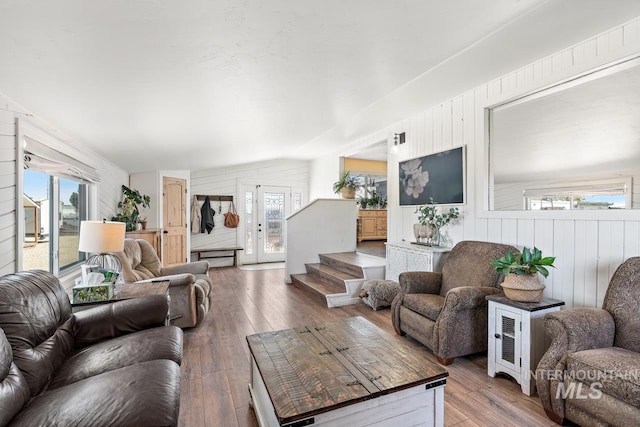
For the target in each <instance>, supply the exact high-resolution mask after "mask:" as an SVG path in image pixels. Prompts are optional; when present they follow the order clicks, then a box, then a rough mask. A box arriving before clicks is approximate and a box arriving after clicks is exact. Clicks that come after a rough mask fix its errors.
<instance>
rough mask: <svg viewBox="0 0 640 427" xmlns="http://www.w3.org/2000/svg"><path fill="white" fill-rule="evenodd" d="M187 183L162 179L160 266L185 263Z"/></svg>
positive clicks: (177, 179)
mask: <svg viewBox="0 0 640 427" xmlns="http://www.w3.org/2000/svg"><path fill="white" fill-rule="evenodd" d="M186 203H187V181H186V180H185V179H180V178H170V177H163V178H162V218H163V219H162V233H163V234H162V265H163V266H164V267H169V266H172V265H176V264H182V263H184V262H186V261H187V256H186V253H187V251H186V246H187V206H186Z"/></svg>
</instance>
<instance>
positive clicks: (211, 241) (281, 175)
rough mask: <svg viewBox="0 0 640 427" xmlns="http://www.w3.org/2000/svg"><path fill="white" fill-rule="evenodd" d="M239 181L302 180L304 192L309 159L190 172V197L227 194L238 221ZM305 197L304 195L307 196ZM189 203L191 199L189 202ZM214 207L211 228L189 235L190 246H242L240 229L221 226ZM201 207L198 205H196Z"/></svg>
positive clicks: (221, 219) (213, 262) (225, 205)
mask: <svg viewBox="0 0 640 427" xmlns="http://www.w3.org/2000/svg"><path fill="white" fill-rule="evenodd" d="M242 183H248V184H252V183H254V184H262V185H268V184H274V183H281V184H282V183H296V184H297V183H303V184H304V187H305V188H304V191H305V192H307V193H308V191H309V190H308V187H309V185H308V183H309V162H308V161H303V160H270V161H265V162H258V163H249V164H244V165H238V166H229V167H224V168H214V169H205V170H199V171H193V172H192V173H191V197H192V198H193V196H194V195H198V194H200V195H223V196H224V195H229V196H234V203H235V204H236V206H237V209H238V213H239V214H240V221H241V222H242V221H243V220H244V218H243V216H244V210H243V209H242V208H243V206H242V200H240V199H239V196H240V195H239V194H238V186H239V184H242ZM307 200H308V197H307ZM189 203H191V200H190V201H189ZM212 205H213V206H214V207H215V208H216V215H214V217H213V220H214V224H215V226H214V228H213V230H212V231H211V234H206V233H203V234H200V233H198V234H191V247H192V248H215V247H231V246H240V247H244V240H243V237H242V235H241V233H242V232H243V230H244V228H243V226H242V225H241V226H240V227H238V228H226V227H225V226H224V215H219V214H218V204H217V202H216V203H213V204H212ZM200 206H201V204H200ZM228 206H229V203H228V202H223V203H222V213H223V214H224V213H225V212H227V209H228ZM238 258H239V259H240V262H242V261H243V258H244V256H243V253H242V251H240V252H239V255H238ZM209 264H210V265H212V266H216V265H228V264H229V261H228V260H224V259H223V260H218V261H216V260H214V259H212V260H209Z"/></svg>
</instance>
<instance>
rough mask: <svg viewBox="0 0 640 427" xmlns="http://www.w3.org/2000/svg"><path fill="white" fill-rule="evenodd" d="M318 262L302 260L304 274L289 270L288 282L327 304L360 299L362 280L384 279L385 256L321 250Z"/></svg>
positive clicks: (335, 305)
mask: <svg viewBox="0 0 640 427" xmlns="http://www.w3.org/2000/svg"><path fill="white" fill-rule="evenodd" d="M319 257H320V263H314V264H305V269H306V271H307V272H306V273H305V274H292V275H291V284H292V285H294V286H295V287H297V288H299V289H302V290H304V291H305V292H308V293H309V294H310V295H312V296H314V297H316V298H320V299H322V301H325V302H326V303H327V306H328V307H340V306H343V305H349V304H355V303H357V302H358V301H360V291H361V289H362V283H363V282H364V281H365V280H369V279H384V272H385V263H386V260H385V259H384V258H381V257H377V256H373V255H367V254H363V253H360V252H341V253H333V254H320V255H319Z"/></svg>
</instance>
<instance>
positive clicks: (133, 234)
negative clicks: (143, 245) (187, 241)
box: [125, 228, 162, 261]
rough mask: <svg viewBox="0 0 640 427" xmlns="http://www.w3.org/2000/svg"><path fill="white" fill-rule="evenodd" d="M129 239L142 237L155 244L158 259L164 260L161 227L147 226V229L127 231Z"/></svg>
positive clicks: (152, 244)
mask: <svg viewBox="0 0 640 427" xmlns="http://www.w3.org/2000/svg"><path fill="white" fill-rule="evenodd" d="M125 237H126V238H127V239H142V240H146V241H147V242H149V243H150V244H151V246H153V249H154V250H155V251H156V255H158V259H159V260H160V261H162V248H161V247H160V246H161V242H162V234H161V230H160V229H159V228H147V229H146V230H136V231H127V232H126V233H125Z"/></svg>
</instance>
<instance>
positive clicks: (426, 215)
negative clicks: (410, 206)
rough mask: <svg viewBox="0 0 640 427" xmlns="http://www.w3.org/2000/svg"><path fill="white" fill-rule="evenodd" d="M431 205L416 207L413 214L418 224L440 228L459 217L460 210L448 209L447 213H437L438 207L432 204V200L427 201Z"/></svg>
mask: <svg viewBox="0 0 640 427" xmlns="http://www.w3.org/2000/svg"><path fill="white" fill-rule="evenodd" d="M429 200H430V202H431V203H429V204H426V205H421V206H418V207H416V211H415V212H414V213H417V214H418V222H419V223H420V225H430V226H432V227H434V228H441V227H444V226H445V225H447V224H449V223H450V222H451V221H453V220H454V219H458V217H460V209H458V208H449V210H448V211H444V209H443V211H442V213H438V206H436V205H435V204H434V202H433V198H430V199H429Z"/></svg>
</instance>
